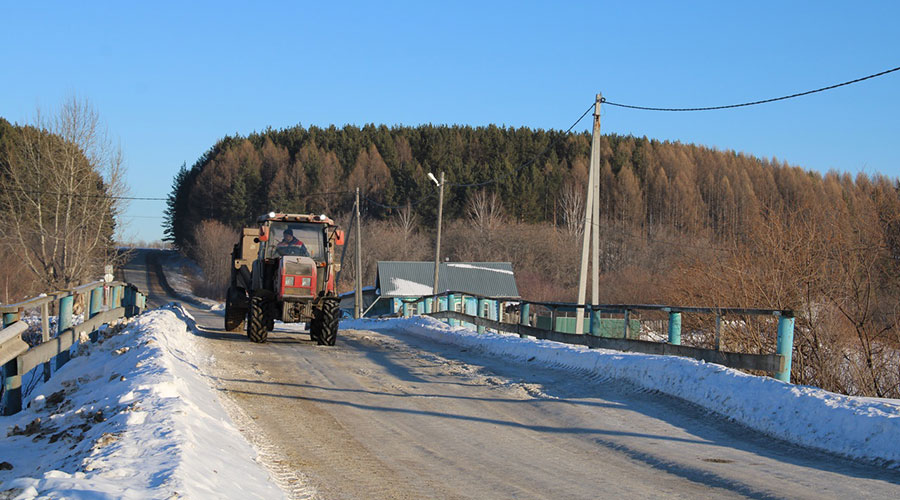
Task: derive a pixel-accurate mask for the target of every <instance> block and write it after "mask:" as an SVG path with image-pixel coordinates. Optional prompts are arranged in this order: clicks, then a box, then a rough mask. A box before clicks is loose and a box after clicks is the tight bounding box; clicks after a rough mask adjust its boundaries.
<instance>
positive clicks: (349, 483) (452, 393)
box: [126, 252, 900, 499]
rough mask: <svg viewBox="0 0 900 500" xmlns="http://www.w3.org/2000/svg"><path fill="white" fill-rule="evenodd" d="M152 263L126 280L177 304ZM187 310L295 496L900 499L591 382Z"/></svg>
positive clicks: (819, 456) (876, 477)
mask: <svg viewBox="0 0 900 500" xmlns="http://www.w3.org/2000/svg"><path fill="white" fill-rule="evenodd" d="M148 255H151V256H152V255H153V254H148V253H147V252H143V253H140V254H139V255H138V256H137V257H136V259H135V260H134V262H133V265H132V268H131V270H130V271H129V274H128V275H127V276H126V278H127V279H128V280H129V281H132V282H134V283H136V284H138V285H139V286H140V287H141V288H147V289H149V291H150V293H151V296H152V298H153V301H151V303H155V304H161V303H163V302H168V301H169V300H171V297H170V295H169V293H167V290H165V289H163V288H162V286H161V285H160V283H159V281H158V277H157V276H156V275H155V273H154V272H150V270H149V269H148V268H146V267H145V266H144V261H145V259H146V257H147V256H148ZM188 309H189V311H190V314H191V315H192V316H193V317H194V318H195V319H196V328H195V330H194V331H195V332H196V333H197V335H198V336H200V337H201V338H202V342H201V343H202V344H203V345H205V347H206V348H207V349H208V350H209V353H210V355H211V356H210V358H211V359H213V360H214V361H213V362H211V363H209V364H207V365H206V366H200V367H199V368H200V369H201V370H203V371H204V372H206V373H207V374H208V375H210V378H211V380H212V383H213V384H214V385H215V386H216V387H217V388H218V389H220V393H221V394H222V395H224V396H225V397H224V398H223V400H224V401H225V402H226V407H230V410H231V414H232V416H233V418H234V419H235V424H236V425H237V427H238V428H240V429H242V430H243V431H244V433H245V436H247V438H248V440H249V441H250V442H251V443H254V444H255V446H256V447H257V449H260V450H261V451H262V458H263V459H264V460H266V461H267V465H268V466H269V468H270V470H271V471H272V473H273V475H274V476H275V477H280V478H282V486H283V487H284V486H285V484H286V483H289V484H290V485H292V489H290V488H289V491H288V493H289V494H290V495H292V496H294V497H303V496H316V497H321V498H604V497H625V498H651V497H652V498H657V497H661V496H663V497H676V498H677V497H682V498H696V497H712V496H714V497H750V498H785V497H786V498H817V499H818V498H863V497H869V498H898V497H900V472H898V471H897V469H891V468H884V467H879V466H877V465H872V464H866V463H861V462H855V461H851V460H848V459H844V458H840V457H837V456H834V455H830V454H826V453H822V452H817V451H812V450H810V449H808V448H802V447H798V446H793V445H789V444H787V443H785V442H782V441H778V440H775V439H773V438H771V437H768V436H766V435H763V434H760V433H758V432H754V431H751V430H749V429H747V428H745V427H742V426H740V425H737V424H735V423H733V422H729V421H727V420H725V419H722V418H720V417H717V416H715V415H713V414H711V413H710V412H708V411H705V410H701V409H700V408H698V407H697V406H695V405H693V404H690V403H686V402H684V401H682V400H680V399H676V398H672V397H668V396H663V395H660V394H658V393H653V392H647V391H642V390H639V389H637V388H635V387H634V386H631V385H626V384H623V383H621V382H611V381H609V380H603V379H600V378H596V377H593V376H591V375H589V374H587V373H586V372H578V371H572V370H563V369H554V368H551V367H549V366H548V365H546V364H541V363H539V362H537V360H536V361H535V362H532V363H529V362H527V361H526V362H518V361H511V360H504V359H501V358H498V357H496V356H488V355H481V354H477V353H475V352H473V351H472V350H469V349H467V348H466V347H463V346H456V345H447V344H443V343H437V342H434V341H433V340H429V339H427V338H424V337H421V336H417V335H412V334H409V333H408V332H406V331H402V330H391V329H383V330H381V331H379V332H374V331H367V330H349V329H345V330H342V331H341V332H340V333H339V335H338V344H337V346H335V347H333V348H326V347H319V346H316V345H315V344H314V343H312V342H310V340H309V337H308V336H307V335H305V334H303V333H297V332H296V331H295V330H290V329H289V327H288V326H287V325H279V327H278V328H277V329H276V331H275V332H272V333H271V334H270V341H269V343H267V344H262V345H257V344H252V343H250V342H249V341H247V339H246V337H245V336H244V335H242V334H233V333H227V332H223V331H222V328H221V325H222V317H221V315H220V313H219V314H217V313H215V312H211V311H210V310H209V309H206V308H204V307H193V306H188ZM186 319H188V321H189V322H190V319H189V318H186ZM364 324H365V323H353V325H355V326H357V327H361V326H363V325H364ZM192 326H193V325H192ZM284 478H288V480H287V481H285V480H284Z"/></svg>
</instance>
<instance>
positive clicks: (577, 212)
mask: <svg viewBox="0 0 900 500" xmlns="http://www.w3.org/2000/svg"><path fill="white" fill-rule="evenodd" d="M584 191H585V189H584V188H581V187H578V186H577V185H576V184H575V183H574V182H570V183H567V184H566V185H565V186H564V187H563V189H562V192H561V193H559V199H558V200H557V203H558V204H559V209H560V210H561V211H562V220H563V227H564V228H565V230H566V233H568V234H569V236H580V235H581V233H582V232H583V231H584V203H585V201H584V195H585V192H584Z"/></svg>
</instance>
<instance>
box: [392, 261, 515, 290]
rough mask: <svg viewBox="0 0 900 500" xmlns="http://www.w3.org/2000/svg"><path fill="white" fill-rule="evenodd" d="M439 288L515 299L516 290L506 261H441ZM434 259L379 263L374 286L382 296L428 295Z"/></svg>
mask: <svg viewBox="0 0 900 500" xmlns="http://www.w3.org/2000/svg"><path fill="white" fill-rule="evenodd" d="M439 271H440V275H439V277H438V281H439V283H438V285H439V286H438V291H440V292H444V291H453V292H468V293H471V294H474V295H483V296H485V297H496V298H504V299H517V298H520V297H519V289H518V287H517V286H516V278H515V275H514V274H513V269H512V264H511V263H509V262H441V267H440V270H439ZM433 284H434V262H390V261H379V262H378V275H377V277H376V286H377V287H378V288H379V289H380V290H381V296H382V297H419V296H422V295H431V294H432V290H433Z"/></svg>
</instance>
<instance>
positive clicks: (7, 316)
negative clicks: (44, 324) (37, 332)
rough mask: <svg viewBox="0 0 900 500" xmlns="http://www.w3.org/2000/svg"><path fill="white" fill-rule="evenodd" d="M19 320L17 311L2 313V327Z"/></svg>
mask: <svg viewBox="0 0 900 500" xmlns="http://www.w3.org/2000/svg"><path fill="white" fill-rule="evenodd" d="M16 321H19V313H17V312H15V313H3V328H6V327H7V326H9V325H11V324H13V323H15V322H16Z"/></svg>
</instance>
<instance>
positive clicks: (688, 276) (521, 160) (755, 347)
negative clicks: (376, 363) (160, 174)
mask: <svg viewBox="0 0 900 500" xmlns="http://www.w3.org/2000/svg"><path fill="white" fill-rule="evenodd" d="M590 143H591V140H590V135H589V134H586V133H583V134H565V133H563V132H561V131H554V130H531V129H527V128H504V127H496V126H488V127H477V128H473V127H466V126H434V125H423V126H418V127H400V126H395V127H386V126H374V125H367V126H365V127H362V128H359V127H355V126H346V127H344V128H341V129H339V128H335V127H330V128H327V129H322V128H317V127H309V128H305V127H301V126H297V127H293V128H289V129H284V130H266V131H265V132H262V133H255V134H252V135H250V136H248V137H239V136H235V137H226V138H224V139H222V140H220V141H219V142H218V143H216V144H215V145H214V146H213V147H212V148H211V149H210V150H209V151H208V152H207V153H206V154H204V155H203V156H202V157H201V158H200V159H199V160H198V161H197V162H196V163H195V164H194V165H193V166H192V167H190V168H187V167H186V166H184V167H182V169H181V170H180V171H179V173H178V175H177V177H176V178H175V181H174V184H173V189H172V193H171V194H170V196H169V204H168V210H167V219H166V223H165V225H166V227H165V230H166V235H167V238H168V239H169V240H170V241H172V242H173V243H174V244H175V245H176V246H177V247H179V248H181V249H183V250H186V251H187V252H188V253H189V254H191V255H193V256H194V257H195V258H196V259H198V260H200V261H202V260H203V258H201V257H202V256H203V255H206V256H208V258H209V259H212V261H213V262H216V263H217V264H215V265H222V266H226V267H225V268H224V270H221V271H220V273H223V274H221V275H222V276H227V262H226V261H227V252H228V251H229V250H230V247H231V243H221V244H219V247H218V248H219V250H216V251H214V252H210V251H209V249H207V250H203V249H202V247H203V244H204V243H205V242H208V241H211V240H213V239H215V237H216V235H219V236H218V237H220V238H222V240H221V241H223V242H228V241H236V230H237V229H238V228H240V227H241V226H243V225H245V224H250V223H251V221H252V220H253V219H254V218H255V217H256V216H258V215H260V214H262V213H265V212H268V211H271V210H276V211H283V212H315V213H319V212H323V213H326V214H330V215H332V216H334V217H335V218H337V219H338V220H340V221H341V222H342V223H343V224H344V226H345V227H346V226H347V225H348V224H349V221H350V218H349V212H350V209H351V207H352V203H353V191H354V190H355V188H357V187H359V188H360V190H361V192H362V195H363V197H364V203H363V204H362V210H363V214H364V216H363V217H364V218H363V222H364V224H363V231H364V233H363V243H364V246H363V253H364V255H363V267H364V269H363V277H364V283H367V284H369V283H372V282H373V281H374V274H375V262H376V261H377V260H430V259H432V258H433V251H434V250H433V249H434V242H433V231H434V229H433V227H434V219H435V217H436V210H437V188H436V187H435V185H434V184H433V183H432V182H431V181H430V180H429V179H428V177H427V173H429V172H432V173H434V174H435V175H439V172H441V171H444V172H445V173H446V179H447V188H446V191H445V194H444V196H445V203H444V224H445V228H446V229H445V231H446V232H445V235H444V240H443V245H442V247H443V248H442V255H443V256H446V257H448V258H450V259H451V260H471V261H477V260H483V261H511V262H512V263H513V266H514V269H515V270H516V279H517V282H518V284H519V288H520V292H521V294H522V296H523V297H526V298H528V299H531V300H555V301H573V300H575V298H576V293H575V291H576V289H577V282H578V276H577V275H578V265H579V256H580V245H581V237H580V234H581V231H582V225H583V218H584V208H583V207H584V199H585V191H586V185H587V179H588V164H589V155H590ZM600 158H601V178H600V186H601V194H600V197H601V199H600V213H601V215H600V220H599V221H596V222H595V223H596V224H597V225H598V227H599V228H600V231H601V233H600V234H601V259H600V260H601V262H600V272H601V302H603V303H614V302H619V303H668V304H679V305H703V306H721V307H726V306H735V307H738V306H739V307H763V308H778V309H793V310H795V312H796V314H797V329H796V332H797V339H796V342H795V348H796V349H795V350H796V354H795V356H796V357H795V362H794V363H795V364H794V366H793V368H794V380H795V381H798V382H800V383H811V384H815V385H819V386H821V387H825V388H827V389H831V390H835V391H839V392H844V393H848V394H867V395H877V396H884V395H891V397H898V396H900V369H898V367H900V357H898V354H897V353H898V352H900V351H898V350H897V347H898V346H900V329H898V328H897V324H898V323H897V322H898V320H900V300H898V299H900V195H898V189H900V185H898V182H897V180H896V179H890V178H887V177H884V176H880V175H875V176H868V175H864V174H860V175H857V176H850V175H848V174H841V173H837V172H830V173H827V174H824V175H823V174H820V173H817V172H811V171H807V170H804V169H802V168H799V167H796V166H791V165H788V164H787V163H785V162H783V161H779V160H776V159H760V158H755V157H752V156H748V155H745V154H740V153H735V152H731V151H719V150H716V149H711V148H707V147H702V146H695V145H687V144H680V143H677V142H676V143H672V142H660V141H656V140H650V139H647V138H636V137H630V136H617V135H606V136H603V138H602V140H601V152H600ZM222 247H224V249H222ZM352 252H353V246H352V245H350V246H349V248H348V258H346V260H345V265H344V271H343V274H344V276H351V277H352V276H353V275H354V274H355V273H356V271H355V269H353V261H354V259H353V258H352V257H351V255H352ZM209 256H212V257H209ZM219 262H221V264H218V263H219ZM204 268H205V269H207V268H209V266H205V267H204ZM210 274H211V272H208V276H209V275H210ZM220 279H221V278H220ZM351 281H352V280H346V279H342V280H341V282H340V283H339V287H340V288H341V289H342V290H345V289H349V287H350V286H351V285H350V283H351ZM219 283H221V281H220V282H219ZM214 288H216V289H217V290H218V289H222V290H224V284H215V287H214ZM692 321H694V320H693V319H690V318H686V319H685V322H686V325H687V326H686V327H685V328H686V329H690V328H691V326H690V324H691V322H692ZM696 321H697V323H695V324H694V325H695V326H696V327H698V328H699V327H700V326H703V325H701V324H700V323H699V322H700V321H701V320H700V319H697V320H696ZM724 324H725V325H726V326H725V327H724V329H725V330H729V329H731V330H734V331H731V332H729V331H723V333H722V338H723V346H724V347H723V348H725V349H740V350H743V351H745V352H772V349H773V346H774V340H773V338H772V335H774V329H773V328H771V326H769V327H766V328H762V327H760V328H759V329H757V330H753V331H749V332H748V331H747V328H749V327H748V325H750V323H749V322H747V321H743V322H736V321H731V322H725V323H724ZM735 325H738V326H735ZM707 326H708V325H707Z"/></svg>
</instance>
